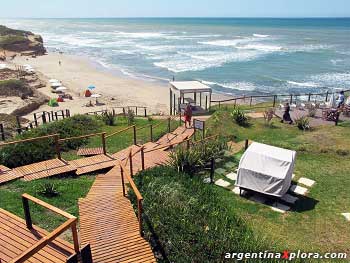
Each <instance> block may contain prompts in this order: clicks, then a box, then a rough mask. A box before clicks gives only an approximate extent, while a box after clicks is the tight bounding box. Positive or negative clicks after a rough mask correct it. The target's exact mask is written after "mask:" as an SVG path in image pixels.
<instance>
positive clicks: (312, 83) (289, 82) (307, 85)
mask: <svg viewBox="0 0 350 263" xmlns="http://www.w3.org/2000/svg"><path fill="white" fill-rule="evenodd" d="M287 83H288V84H291V85H294V86H299V87H309V88H316V87H318V84H317V83H314V82H296V81H287Z"/></svg>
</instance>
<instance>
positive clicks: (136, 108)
mask: <svg viewBox="0 0 350 263" xmlns="http://www.w3.org/2000/svg"><path fill="white" fill-rule="evenodd" d="M136 116H137V106H136Z"/></svg>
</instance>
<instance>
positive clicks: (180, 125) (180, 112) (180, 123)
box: [180, 111, 182, 126]
mask: <svg viewBox="0 0 350 263" xmlns="http://www.w3.org/2000/svg"><path fill="white" fill-rule="evenodd" d="M181 118H182V116H181V111H180V126H181V125H182V120H181Z"/></svg>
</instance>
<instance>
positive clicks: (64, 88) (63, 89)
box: [56, 87, 67, 91]
mask: <svg viewBox="0 0 350 263" xmlns="http://www.w3.org/2000/svg"><path fill="white" fill-rule="evenodd" d="M56 90H57V91H65V90H67V88H66V87H58V88H57V89H56Z"/></svg>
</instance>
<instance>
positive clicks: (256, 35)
mask: <svg viewBox="0 0 350 263" xmlns="http://www.w3.org/2000/svg"><path fill="white" fill-rule="evenodd" d="M253 36H255V37H261V38H267V37H269V36H270V35H262V34H253Z"/></svg>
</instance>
